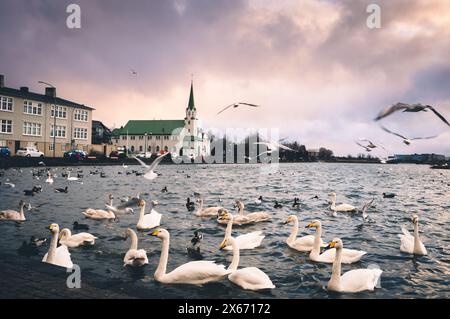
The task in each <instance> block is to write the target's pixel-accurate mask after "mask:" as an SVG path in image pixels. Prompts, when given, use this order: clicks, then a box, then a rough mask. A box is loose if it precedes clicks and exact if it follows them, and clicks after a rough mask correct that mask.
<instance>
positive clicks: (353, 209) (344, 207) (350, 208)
mask: <svg viewBox="0 0 450 319" xmlns="http://www.w3.org/2000/svg"><path fill="white" fill-rule="evenodd" d="M330 197H331V206H330V209H331V210H332V211H334V212H345V213H350V212H356V211H357V210H358V209H357V208H356V207H355V206H353V205H350V204H341V205H338V206H336V193H331V194H330Z"/></svg>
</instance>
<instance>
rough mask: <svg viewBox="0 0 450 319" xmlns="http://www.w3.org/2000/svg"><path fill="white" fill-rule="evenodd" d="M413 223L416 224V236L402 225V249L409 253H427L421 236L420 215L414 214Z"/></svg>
mask: <svg viewBox="0 0 450 319" xmlns="http://www.w3.org/2000/svg"><path fill="white" fill-rule="evenodd" d="M412 223H413V224H414V236H413V235H411V234H410V233H409V231H408V230H407V229H406V228H404V227H402V232H403V234H402V235H400V234H399V235H398V236H399V237H400V251H402V252H404V253H408V254H415V255H426V254H427V249H426V248H425V245H424V244H423V243H422V241H421V240H420V237H419V217H418V216H417V215H416V214H414V215H413V216H412Z"/></svg>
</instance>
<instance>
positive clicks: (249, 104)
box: [217, 102, 259, 115]
mask: <svg viewBox="0 0 450 319" xmlns="http://www.w3.org/2000/svg"><path fill="white" fill-rule="evenodd" d="M240 105H247V106H251V107H259V105H257V104H251V103H244V102H238V103H233V104H230V105H228V106H226V107H224V108H223V109H222V110H220V112H219V113H217V115H219V114H220V113H222V112H223V111H225V110H227V109H229V108H230V107H233V108H237V107H239V106H240Z"/></svg>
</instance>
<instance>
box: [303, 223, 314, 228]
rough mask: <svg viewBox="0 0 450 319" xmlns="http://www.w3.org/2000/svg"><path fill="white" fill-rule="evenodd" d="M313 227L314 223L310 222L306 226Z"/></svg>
mask: <svg viewBox="0 0 450 319" xmlns="http://www.w3.org/2000/svg"><path fill="white" fill-rule="evenodd" d="M311 227H313V223H309V224H308V225H306V227H305V228H311Z"/></svg>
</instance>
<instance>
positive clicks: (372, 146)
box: [355, 138, 386, 152]
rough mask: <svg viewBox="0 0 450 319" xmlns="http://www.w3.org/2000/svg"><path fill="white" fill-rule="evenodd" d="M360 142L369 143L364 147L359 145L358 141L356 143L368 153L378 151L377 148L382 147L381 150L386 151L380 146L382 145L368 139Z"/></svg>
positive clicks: (361, 139) (362, 139)
mask: <svg viewBox="0 0 450 319" xmlns="http://www.w3.org/2000/svg"><path fill="white" fill-rule="evenodd" d="M359 141H361V142H367V145H363V144H361V143H359V142H358V141H355V143H356V144H358V145H359V146H361V147H362V148H364V149H365V150H366V152H372V150H374V149H376V148H377V147H380V148H382V149H384V150H386V148H384V147H383V146H382V145H380V144H378V145H377V144H375V143H373V142H372V141H370V140H369V139H367V138H360V139H359Z"/></svg>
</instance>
